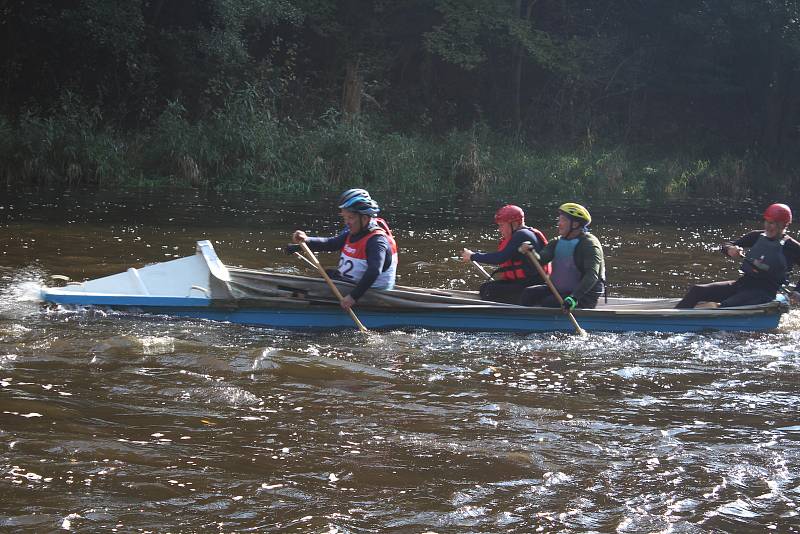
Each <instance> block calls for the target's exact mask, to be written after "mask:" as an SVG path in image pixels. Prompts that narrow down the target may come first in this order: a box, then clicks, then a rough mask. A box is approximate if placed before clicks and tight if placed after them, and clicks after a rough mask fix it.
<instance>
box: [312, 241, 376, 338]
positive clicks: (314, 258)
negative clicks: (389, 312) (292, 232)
mask: <svg viewBox="0 0 800 534" xmlns="http://www.w3.org/2000/svg"><path fill="white" fill-rule="evenodd" d="M300 248H302V249H303V252H305V254H306V256H308V259H310V260H311V262H312V263H313V264H314V267H316V268H317V270H318V271H319V274H321V275H322V278H324V279H325V282H327V283H328V287H330V288H331V291H333V294H334V295H336V298H337V299H339V304H343V303H344V297H343V296H342V294H341V293H340V292H339V288H338V287H336V284H334V283H333V280H331V277H330V276H328V273H326V272H325V269H323V268H322V264H320V262H319V260H318V259H317V256H316V255H315V254H314V253H313V252H311V249H310V248H308V245H306V244H305V242H301V243H300ZM347 313H349V314H350V318H351V319H353V322H354V323H356V326H358V329H359V330H361V331H362V332H369V330H367V327H366V326H364V325H363V324H362V323H361V321H359V320H358V317H356V314H355V312H353V310H351V309H350V308H347Z"/></svg>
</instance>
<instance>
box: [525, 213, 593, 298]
mask: <svg viewBox="0 0 800 534" xmlns="http://www.w3.org/2000/svg"><path fill="white" fill-rule="evenodd" d="M591 222H592V216H591V215H590V214H589V211H588V210H587V209H586V208H584V207H583V206H581V205H580V204H576V203H574V202H567V203H564V204H561V205H560V206H559V207H558V237H556V238H555V239H553V240H551V241H550V242H549V243H548V244H547V245H546V246H545V247H544V248H543V249H542V250H541V251H540V252H539V253H538V256H539V262H540V263H541V264H542V265H545V264H548V263H550V264H551V265H552V274H551V275H550V280H551V281H552V282H553V285H554V286H555V287H556V289H557V290H558V292H559V294H560V295H561V297H562V298H563V300H564V304H563V306H564V308H565V309H566V310H568V311H572V310H573V309H575V308H594V307H596V306H597V301H598V299H599V298H600V295H602V294H603V293H604V292H605V278H606V265H605V258H604V256H603V247H602V245H601V244H600V240H599V239H597V237H596V236H595V235H594V234H592V233H591V232H589V224H591ZM533 253H534V254H536V252H535V251H534V252H533ZM520 303H521V304H522V305H523V306H546V307H550V308H557V307H559V303H558V301H557V300H556V298H555V296H554V295H553V294H552V293H551V291H550V288H548V287H547V286H546V285H536V286H531V287H528V288H526V289H525V290H524V291H523V292H522V296H521V297H520Z"/></svg>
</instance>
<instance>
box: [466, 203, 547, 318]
mask: <svg viewBox="0 0 800 534" xmlns="http://www.w3.org/2000/svg"><path fill="white" fill-rule="evenodd" d="M494 222H495V223H497V228H498V230H500V235H501V237H502V239H501V240H500V244H499V246H498V249H497V252H472V251H471V250H470V249H468V248H465V249H464V250H463V251H462V252H461V259H462V260H463V261H464V262H465V263H469V262H470V261H474V262H478V263H488V264H491V265H497V266H498V267H497V269H495V270H494V272H492V277H493V278H495V277H496V278H497V279H495V280H489V281H487V282H484V283H483V284H481V287H480V294H481V298H482V299H483V300H491V301H494V302H505V303H508V304H519V297H520V295H521V294H522V291H523V290H524V289H525V288H526V287H528V286H531V285H536V284H543V283H544V281H543V280H542V279H541V277H540V276H539V273H538V272H537V271H536V268H535V267H534V266H533V265H532V264H531V263H530V261H528V260H527V259H526V258H525V256H523V255H522V254H520V253H519V251H518V250H517V249H518V248H519V246H520V245H521V244H522V243H524V242H525V241H530V242H531V243H532V244H533V246H534V248H535V249H536V250H537V251H538V250H541V249H542V247H544V246H545V245H546V244H547V238H546V237H545V235H544V234H543V233H542V232H540V231H539V230H537V229H536V228H532V227H530V226H525V212H523V211H522V208H520V207H519V206H515V205H513V204H508V205H506V206H503V207H502V208H500V209H499V210H497V212H496V213H495V214H494ZM548 272H549V271H548Z"/></svg>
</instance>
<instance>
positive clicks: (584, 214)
mask: <svg viewBox="0 0 800 534" xmlns="http://www.w3.org/2000/svg"><path fill="white" fill-rule="evenodd" d="M558 211H560V212H562V213H564V214H566V215H568V216H569V217H571V218H573V219H580V220H582V221H586V224H589V223H591V222H592V216H591V215H589V210H587V209H586V208H584V207H583V206H581V205H580V204H575V203H574V202H567V203H565V204H561V205H560V206H559V207H558Z"/></svg>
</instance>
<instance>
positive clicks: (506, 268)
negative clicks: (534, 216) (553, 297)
mask: <svg viewBox="0 0 800 534" xmlns="http://www.w3.org/2000/svg"><path fill="white" fill-rule="evenodd" d="M523 228H524V229H526V230H530V231H531V232H533V235H535V236H536V238H537V239H538V240H539V243H541V244H542V247H543V246H545V245H546V244H547V238H546V237H545V235H544V234H543V233H542V232H540V231H539V230H538V229H536V228H530V227H528V226H523V227H521V228H518V229H517V230H522V229H523ZM510 240H511V237H509V238H508V239H501V240H500V245H499V246H498V247H497V250H503V249H504V248H506V245H508V242H509V241H510ZM537 250H541V249H537ZM516 256H518V259H515V258H514V257H512V258H511V259H509V260H507V261H504V262H503V263H501V264H500V265H498V269H497V271H495V272H498V273H500V279H501V280H512V281H513V280H525V279H526V278H531V277H534V276H536V274H538V271H533V272H531V269H533V268H534V267H533V266H532V265H530V262H527V261H525V260H524V259H523V258H522V257H521V256H520V255H519V254H517V255H516ZM525 267H528V270H527V271H526V270H525ZM542 269H544V272H546V273H547V274H548V275H549V274H550V272H551V270H552V269H551V267H550V264H549V263H548V264H547V265H544V266H542Z"/></svg>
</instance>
